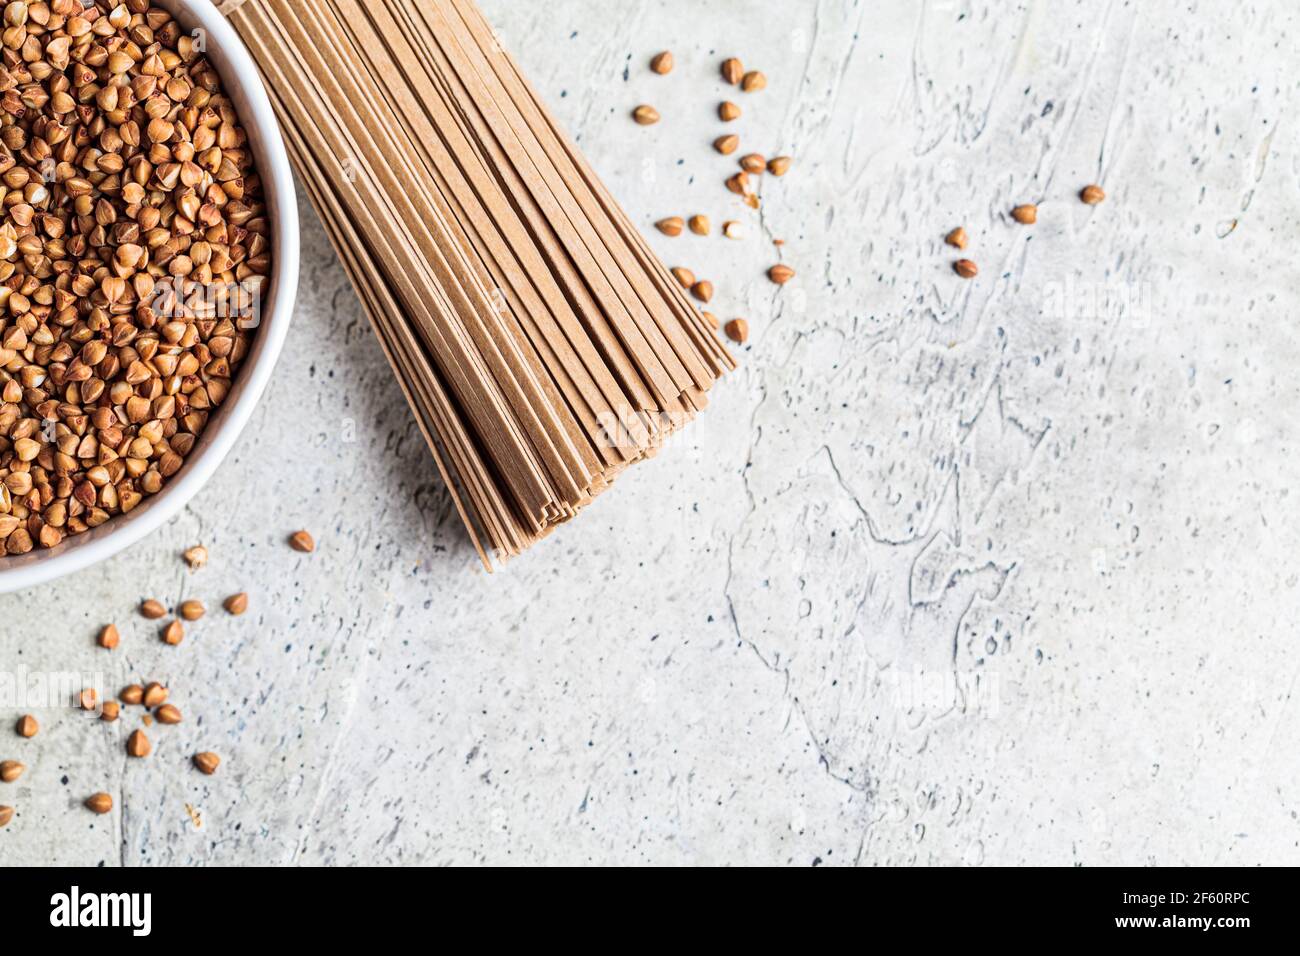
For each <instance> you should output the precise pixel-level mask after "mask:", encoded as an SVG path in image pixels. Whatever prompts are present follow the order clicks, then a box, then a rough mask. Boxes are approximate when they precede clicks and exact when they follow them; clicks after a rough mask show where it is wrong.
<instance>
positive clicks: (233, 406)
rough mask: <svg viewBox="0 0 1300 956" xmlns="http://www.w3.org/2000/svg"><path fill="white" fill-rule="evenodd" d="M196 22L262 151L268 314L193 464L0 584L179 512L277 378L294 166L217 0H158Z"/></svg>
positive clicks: (85, 562) (91, 555) (291, 255)
mask: <svg viewBox="0 0 1300 956" xmlns="http://www.w3.org/2000/svg"><path fill="white" fill-rule="evenodd" d="M154 3H156V4H157V5H158V6H160V7H163V8H164V9H166V10H168V11H169V12H170V13H171V14H172V15H173V16H174V17H176V19H177V20H179V21H180V23H181V26H183V27H184V28H185V29H186V30H187V31H192V30H195V29H203V30H205V31H206V36H205V42H206V43H207V56H208V58H209V59H210V60H211V61H212V63H213V64H214V65H215V66H216V68H217V70H218V72H219V73H220V75H221V83H222V86H223V88H224V90H225V92H226V93H227V95H229V96H230V98H231V99H232V100H233V101H234V103H235V107H236V109H237V110H238V111H239V119H240V122H241V123H242V124H243V126H244V129H245V130H246V131H247V132H248V138H249V142H250V144H251V146H252V147H253V153H254V155H255V156H256V162H257V170H258V172H259V173H260V174H261V176H262V183H263V188H264V191H265V194H266V204H267V211H268V215H269V217H270V220H271V249H272V260H271V262H272V264H271V281H270V282H269V283H268V290H267V293H266V298H265V299H264V300H263V302H262V318H261V323H260V324H259V326H258V328H257V330H256V331H255V332H254V333H253V340H252V345H251V347H250V348H249V352H248V355H247V357H246V358H245V359H244V363H243V365H242V366H241V367H240V369H239V371H238V373H237V374H236V376H235V378H234V381H233V382H232V383H231V388H230V394H229V396H228V397H227V398H226V401H225V402H224V403H223V404H222V406H221V407H220V408H219V409H218V410H217V412H216V413H215V414H213V416H212V418H211V420H210V421H209V422H208V427H207V428H206V429H205V430H204V432H203V435H202V437H201V438H200V439H199V440H198V441H197V442H195V443H194V448H193V450H192V451H191V452H190V454H189V455H188V456H187V457H186V459H185V464H184V466H183V467H182V468H181V470H180V471H179V472H177V473H176V475H175V476H173V477H172V479H171V480H170V481H168V482H167V483H166V484H165V485H164V486H163V488H162V490H161V491H159V492H158V494H156V495H153V496H151V497H149V498H147V499H145V501H143V502H142V503H141V504H140V505H139V506H138V507H136V508H135V510H133V511H132V512H131V513H130V514H128V515H119V516H118V517H115V518H113V519H112V520H111V521H107V522H105V523H104V524H102V525H100V526H99V527H98V528H94V529H92V530H90V531H87V532H85V533H84V534H78V535H71V536H69V537H68V538H66V539H65V540H64V541H63V543H62V544H60V545H58V546H57V547H54V548H49V549H45V548H41V547H39V546H37V547H36V548H33V549H32V550H31V551H29V552H28V553H27V554H24V555H19V556H16V557H0V593H4V592H9V591H17V590H19V589H20V588H27V587H31V586H32V585H36V584H42V583H44V582H46V581H50V580H53V579H54V578H57V577H61V576H62V575H65V574H71V573H72V572H73V571H79V570H81V569H82V568H85V567H89V566H90V565H92V564H95V563H96V562H97V561H103V560H104V559H105V558H108V557H111V556H112V555H114V554H116V553H117V552H119V551H121V550H122V549H123V548H126V547H129V546H130V545H132V544H135V542H137V541H139V540H140V539H141V538H143V537H144V536H145V535H147V534H149V532H151V531H153V530H155V529H156V528H158V527H159V526H160V525H161V524H163V523H164V522H166V521H168V520H170V519H171V518H172V517H174V516H175V515H176V514H177V512H179V511H180V510H181V508H183V507H184V506H185V503H186V502H188V501H189V500H190V499H191V498H192V497H194V494H195V493H196V492H197V491H198V490H199V489H200V488H202V487H203V483H204V482H205V481H207V480H208V478H210V477H211V476H212V473H213V472H214V471H216V470H217V466H218V465H220V464H221V460H222V459H223V458H225V457H226V453H227V452H229V451H230V449H231V447H232V446H233V445H234V444H235V439H237V438H238V437H239V433H240V432H241V431H242V430H243V428H244V426H245V425H246V424H247V423H248V419H249V417H250V416H251V415H252V414H253V409H254V407H255V406H256V405H257V400H258V399H259V398H260V397H261V395H262V390H263V389H265V388H266V383H267V382H268V381H269V380H270V378H271V371H272V369H273V368H274V367H275V361H276V359H277V358H278V357H279V355H280V348H281V346H283V345H284V338H285V334H286V333H287V332H288V330H289V320H290V319H291V318H292V316H293V301H294V296H295V295H296V293H297V290H298V239H299V236H298V206H297V202H296V200H295V198H294V189H293V174H292V173H291V172H290V169H289V157H288V155H287V154H286V153H285V150H284V140H283V139H281V137H280V127H279V124H278V123H277V122H276V119H275V114H274V112H272V110H271V102H270V100H268V99H267V96H266V90H265V88H264V87H263V86H262V80H261V77H259V76H258V73H257V67H256V66H254V65H253V60H252V57H250V56H249V55H248V50H246V49H245V48H244V44H243V43H242V42H241V41H240V39H239V36H238V35H237V34H236V33H235V31H234V28H232V27H231V26H230V24H229V23H227V22H226V18H225V17H223V16H222V15H221V14H219V13H218V12H217V8H216V7H214V6H213V5H212V4H211V3H210V2H209V0H154Z"/></svg>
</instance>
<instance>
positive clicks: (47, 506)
mask: <svg viewBox="0 0 1300 956" xmlns="http://www.w3.org/2000/svg"><path fill="white" fill-rule="evenodd" d="M0 7H2V8H3V33H2V34H0V56H2V59H0V555H2V554H11V555H12V554H22V553H24V552H27V551H30V550H31V549H32V548H34V547H37V546H41V547H47V548H48V547H53V546H55V545H57V544H58V543H59V542H60V541H61V540H62V539H63V538H64V537H66V536H68V535H73V534H77V533H80V532H83V531H85V530H87V529H89V528H93V527H95V526H97V525H100V524H102V523H103V522H105V521H108V520H109V519H110V518H112V517H113V516H115V515H118V514H124V513H126V512H129V511H131V510H132V509H133V508H134V507H136V506H137V505H138V504H139V503H140V502H141V501H142V500H143V499H144V498H145V497H146V496H148V495H152V494H154V493H156V492H157V491H158V490H159V489H160V488H162V487H163V485H164V484H165V483H166V481H167V480H168V479H169V478H171V477H172V476H173V475H175V474H176V472H177V471H178V470H179V469H180V468H181V467H182V464H183V463H184V460H185V457H186V455H188V454H189V453H190V451H191V449H192V448H193V446H194V443H195V440H196V438H197V437H198V436H199V435H201V434H202V432H203V429H204V427H205V426H206V425H207V422H208V417H209V415H210V414H211V413H212V412H213V411H214V410H215V409H216V408H217V407H218V406H220V405H221V403H222V402H223V401H224V400H225V398H226V396H227V394H228V393H229V391H230V383H231V379H232V376H234V375H235V374H236V372H237V370H238V367H239V365H240V363H241V361H242V359H243V358H244V356H245V354H246V353H247V350H248V346H249V337H250V335H252V334H253V332H254V329H255V328H256V325H257V321H258V318H259V315H260V294H261V291H262V287H263V283H264V282H265V279H266V276H267V275H268V273H269V270H270V266H271V262H270V250H269V243H268V223H267V217H266V209H265V205H264V203H263V199H262V187H261V182H260V180H259V178H258V176H257V173H256V171H255V169H254V167H253V158H252V153H251V150H250V149H249V148H248V143H247V137H246V135H245V132H244V130H243V129H242V128H241V126H240V124H239V118H238V116H237V115H236V114H235V110H234V108H233V107H232V105H231V103H230V101H229V100H228V99H227V98H226V97H225V96H224V95H223V93H222V88H221V82H220V79H219V77H218V76H217V74H216V72H215V71H214V69H213V67H212V66H211V64H210V63H209V62H208V60H207V59H206V57H205V56H204V51H205V49H206V45H205V38H204V36H203V35H202V33H201V32H199V31H196V32H195V33H194V34H190V33H187V32H185V31H184V30H183V29H182V28H181V26H180V25H179V24H178V23H177V22H176V21H175V20H173V19H172V18H171V16H170V15H169V14H168V13H166V12H165V11H162V10H160V9H158V8H156V7H151V6H150V5H149V3H148V2H147V0H126V2H124V3H109V2H103V0H101V2H96V3H94V4H93V5H90V6H87V7H84V8H83V6H82V3H81V2H80V0H49V2H42V3H24V2H18V0H9V2H3V3H0Z"/></svg>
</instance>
